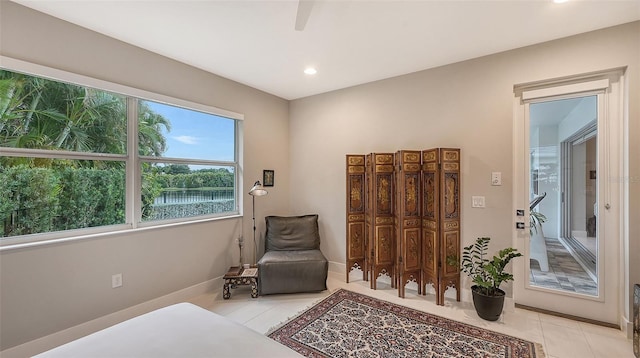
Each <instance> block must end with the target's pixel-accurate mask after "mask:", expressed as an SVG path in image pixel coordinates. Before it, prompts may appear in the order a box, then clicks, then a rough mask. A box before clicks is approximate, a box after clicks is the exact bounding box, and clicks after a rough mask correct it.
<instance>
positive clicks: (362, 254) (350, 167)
mask: <svg viewBox="0 0 640 358" xmlns="http://www.w3.org/2000/svg"><path fill="white" fill-rule="evenodd" d="M364 160H365V156H364V155H347V283H348V282H349V272H351V269H352V268H354V267H357V268H360V270H362V279H363V280H364V281H367V280H368V273H369V268H368V267H367V264H368V262H367V259H366V252H367V247H368V245H367V236H366V232H367V230H366V227H365V219H364V215H365V204H364V200H365V193H366V192H365V190H366V189H365V162H364Z"/></svg>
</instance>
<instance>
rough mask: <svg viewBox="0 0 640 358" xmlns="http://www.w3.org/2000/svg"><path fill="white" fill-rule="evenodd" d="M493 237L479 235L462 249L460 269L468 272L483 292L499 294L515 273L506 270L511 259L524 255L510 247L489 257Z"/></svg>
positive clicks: (493, 294)
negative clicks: (503, 285) (501, 287)
mask: <svg viewBox="0 0 640 358" xmlns="http://www.w3.org/2000/svg"><path fill="white" fill-rule="evenodd" d="M490 240H491V238H488V237H479V238H478V239H476V242H475V243H474V244H472V245H469V246H467V247H464V249H463V250H462V262H461V264H460V270H461V271H462V272H464V273H466V274H467V275H468V276H469V277H470V278H471V280H472V281H473V283H475V284H476V285H477V286H478V289H479V290H480V292H481V293H483V294H485V295H488V296H497V295H498V294H499V293H498V292H499V291H498V289H499V288H500V285H501V284H502V283H503V282H507V281H512V280H513V275H512V274H510V273H508V272H504V269H505V267H506V266H507V264H508V263H509V262H510V261H511V259H513V258H516V257H519V256H522V254H521V253H519V252H517V250H516V249H514V248H512V247H508V248H505V249H502V250H500V251H498V255H496V256H493V258H492V259H488V258H487V257H488V255H487V251H488V250H489V241H490Z"/></svg>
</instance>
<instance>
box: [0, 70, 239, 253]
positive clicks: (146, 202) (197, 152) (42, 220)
mask: <svg viewBox="0 0 640 358" xmlns="http://www.w3.org/2000/svg"><path fill="white" fill-rule="evenodd" d="M95 82H98V81H95ZM103 84H104V83H103ZM105 86H106V87H109V84H108V83H107V84H106V85H105ZM113 86H114V87H115V86H116V85H113ZM132 91H134V92H135V90H132ZM138 92H140V93H142V91H138ZM142 94H143V95H144V97H146V98H154V97H158V98H161V97H162V96H159V95H155V96H154V94H149V93H142ZM140 97H142V96H130V95H129V96H127V95H122V94H119V93H115V92H113V91H108V90H102V89H97V88H94V87H88V86H80V85H76V84H70V83H65V82H61V81H56V80H50V79H45V78H42V77H38V76H32V75H26V74H22V73H18V72H13V71H9V70H4V69H1V70H0V197H1V198H2V200H1V201H0V244H6V243H8V242H11V243H13V242H15V240H11V239H25V240H27V241H30V240H29V238H30V237H33V236H38V240H40V239H43V238H44V239H47V238H56V237H61V236H62V235H65V236H68V235H69V232H68V231H69V230H84V231H80V232H78V234H84V233H90V232H95V231H99V232H104V231H111V230H121V229H126V228H135V227H137V226H139V225H142V224H144V225H147V226H148V225H154V224H157V223H166V222H167V220H171V221H185V220H190V218H194V217H200V218H201V217H220V216H228V215H234V214H237V213H238V212H239V209H238V204H237V203H238V200H237V191H236V187H237V182H238V177H237V173H238V158H237V150H236V148H237V138H238V120H237V119H238V118H236V119H232V118H228V117H226V116H221V115H218V114H220V113H222V112H224V111H221V110H216V109H215V108H210V107H206V106H202V105H198V104H191V103H186V102H184V101H180V100H175V102H178V103H177V104H176V105H174V104H166V103H170V102H171V101H172V99H167V98H161V100H158V101H155V100H153V101H152V100H146V99H141V98H140ZM161 102H162V103H161ZM191 105H192V106H193V107H195V108H197V109H190V108H189V107H191ZM216 112H220V113H218V114H216ZM136 146H137V150H133V149H132V148H136ZM129 193H131V194H133V195H128V194H129ZM127 198H139V200H137V199H136V200H127ZM88 228H94V229H92V230H88ZM36 234H39V235H36ZM43 234H44V236H43ZM19 242H21V241H19Z"/></svg>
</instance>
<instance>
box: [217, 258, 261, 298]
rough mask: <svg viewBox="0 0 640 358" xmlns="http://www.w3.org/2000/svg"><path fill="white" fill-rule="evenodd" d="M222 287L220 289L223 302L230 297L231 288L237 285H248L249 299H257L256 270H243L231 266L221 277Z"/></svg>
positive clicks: (253, 268)
mask: <svg viewBox="0 0 640 358" xmlns="http://www.w3.org/2000/svg"><path fill="white" fill-rule="evenodd" d="M222 279H224V286H223V287H222V298H224V299H225V300H227V299H229V298H230V297H231V288H235V287H236V286H238V285H250V286H251V297H252V298H256V297H258V268H257V267H255V266H254V267H251V268H243V267H237V266H232V267H231V268H229V271H227V273H226V274H225V275H224V277H222Z"/></svg>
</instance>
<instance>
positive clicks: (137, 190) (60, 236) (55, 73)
mask: <svg viewBox="0 0 640 358" xmlns="http://www.w3.org/2000/svg"><path fill="white" fill-rule="evenodd" d="M0 68H1V69H4V70H8V71H14V72H20V73H24V74H27V75H32V76H38V77H42V78H46V79H50V80H53V81H61V82H65V83H70V84H74V85H78V86H83V87H90V88H95V89H99V90H103V91H107V92H111V93H115V94H118V95H123V96H126V97H127V98H126V100H127V111H128V112H127V117H128V123H127V127H128V129H127V133H128V135H127V153H128V154H126V155H121V154H106V153H80V152H71V151H56V152H52V151H46V150H37V149H22V148H6V147H2V148H0V155H3V156H4V155H6V156H24V154H28V155H31V156H38V157H46V158H62V159H75V160H77V159H87V160H109V161H123V162H125V163H126V169H125V176H126V179H125V180H126V183H125V197H126V198H125V223H124V224H118V225H109V226H99V227H90V228H83V229H74V230H65V231H54V232H48V233H37V234H29V235H22V236H10V237H5V238H2V239H0V251H3V250H9V249H16V248H23V247H28V246H35V245H43V244H50V243H58V242H63V241H70V240H79V239H87V238H96V237H104V236H105V235H113V234H118V233H121V232H123V231H130V230H145V229H150V228H157V227H159V226H168V225H169V226H172V225H183V224H189V223H196V222H203V221H211V220H220V219H226V218H234V217H239V216H240V213H241V212H242V209H241V203H242V198H243V193H242V190H241V188H242V187H243V180H242V162H243V158H242V151H241V148H242V143H241V141H242V138H243V133H242V129H243V125H242V122H243V120H244V115H243V114H240V113H236V112H232V111H228V110H225V109H221V108H217V107H213V106H209V105H205V104H201V103H196V102H191V101H187V100H183V99H178V98H173V97H170V96H166V95H162V94H158V93H154V92H150V91H145V90H141V89H138V88H134V87H129V86H125V85H121V84H117V83H113V82H108V81H104V80H99V79H96V78H92V77H88V76H84V75H79V74H76V73H72V72H67V71H63V70H59V69H55V68H51V67H47V66H42V65H38V64H34V63H30V62H26V61H21V60H17V59H14V58H11V57H6V56H0ZM137 100H148V101H153V102H159V103H162V104H167V105H170V106H175V107H181V108H185V109H189V110H196V111H201V112H204V113H209V114H212V115H216V116H220V117H226V118H229V119H233V120H235V148H234V151H235V153H234V157H235V158H236V159H235V161H234V162H228V161H217V160H191V159H178V158H168V157H146V156H139V155H138V135H137V120H138V119H137V105H134V104H137ZM141 162H163V163H171V162H174V163H187V164H188V163H190V162H193V163H194V164H203V162H207V164H208V165H220V166H233V167H234V171H235V173H234V175H235V183H236V187H235V200H236V208H235V210H234V211H232V212H228V213H224V214H222V215H221V214H210V215H201V216H196V217H186V218H176V219H170V220H154V221H146V222H142V220H141V219H142V217H141V216H142V210H141V209H142V208H141V206H142V203H141V180H140V178H141V172H140V163H141Z"/></svg>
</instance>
